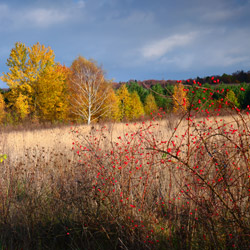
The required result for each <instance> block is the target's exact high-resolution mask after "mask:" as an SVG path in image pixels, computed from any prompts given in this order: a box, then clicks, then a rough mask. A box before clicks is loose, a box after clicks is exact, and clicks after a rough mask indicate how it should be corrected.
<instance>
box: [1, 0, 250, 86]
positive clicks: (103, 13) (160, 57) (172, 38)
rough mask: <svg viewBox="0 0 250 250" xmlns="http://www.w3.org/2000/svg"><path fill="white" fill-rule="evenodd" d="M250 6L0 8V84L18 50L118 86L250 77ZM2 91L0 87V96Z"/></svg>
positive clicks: (84, 3)
mask: <svg viewBox="0 0 250 250" xmlns="http://www.w3.org/2000/svg"><path fill="white" fill-rule="evenodd" d="M249 13H250V0H154V1H152V0H22V1H20V0H0V76H1V75H2V72H5V73H6V72H8V67H7V66H6V62H7V59H8V58H9V55H10V51H11V49H12V48H14V46H15V43H16V42H22V43H24V44H25V45H26V46H32V45H34V44H35V43H37V42H39V43H40V44H44V45H45V46H46V47H48V46H50V47H51V48H52V50H53V51H54V53H55V60H56V61H57V62H60V63H61V64H64V65H66V66H68V67H70V65H71V64H72V62H73V60H74V59H76V58H77V57H78V56H79V55H81V56H83V57H85V58H87V59H94V60H96V61H97V62H98V64H99V65H101V66H102V67H103V69H104V70H105V72H106V78H107V79H112V80H114V81H116V82H120V81H129V80H130V79H136V80H147V79H156V80H169V79H172V80H184V79H188V78H195V77H197V76H199V77H205V76H209V75H221V74H223V73H227V74H231V73H233V72H236V71H237V70H244V71H249V70H250V15H249ZM1 87H2V88H5V87H7V85H6V84H5V83H3V82H2V81H1V80H0V88H1Z"/></svg>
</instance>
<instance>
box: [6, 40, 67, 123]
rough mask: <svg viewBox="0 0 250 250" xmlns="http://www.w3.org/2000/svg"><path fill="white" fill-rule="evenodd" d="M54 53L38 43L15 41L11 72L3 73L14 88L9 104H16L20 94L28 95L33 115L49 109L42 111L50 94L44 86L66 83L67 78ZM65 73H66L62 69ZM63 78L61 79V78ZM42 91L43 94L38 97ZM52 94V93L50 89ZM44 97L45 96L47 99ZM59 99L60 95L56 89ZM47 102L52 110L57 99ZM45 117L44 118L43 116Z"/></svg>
mask: <svg viewBox="0 0 250 250" xmlns="http://www.w3.org/2000/svg"><path fill="white" fill-rule="evenodd" d="M54 59H55V55H54V52H53V50H52V49H51V48H50V47H48V48H46V47H45V46H44V45H40V44H39V43H36V44H35V45H33V46H32V47H26V46H25V44H23V43H20V42H18V43H16V44H15V47H14V48H13V49H12V50H11V53H10V56H9V59H8V60H7V66H8V67H9V72H8V73H3V76H2V77H1V79H2V80H3V81H4V82H6V83H7V85H8V86H9V87H10V89H11V92H12V93H11V94H10V95H9V96H10V97H11V98H10V100H8V101H9V106H14V105H15V101H16V99H17V98H18V97H19V94H20V93H21V95H24V96H26V101H27V102H28V106H29V111H30V113H31V114H32V115H33V116H36V115H39V114H40V115H42V116H43V114H44V113H46V112H44V110H42V111H41V110H39V107H41V103H45V102H46V101H47V99H48V97H47V96H46V95H45V94H44V92H43V91H41V90H43V89H46V88H47V87H48V85H50V84H52V85H55V84H56V85H57V86H58V88H59V89H60V88H61V87H60V86H59V85H63V84H66V83H65V81H64V77H63V76H62V77H61V76H59V74H58V71H57V70H58V64H57V63H55V61H54ZM61 73H63V72H61ZM60 79H61V80H60ZM50 91H57V88H51V89H50ZM40 94H41V96H39V95H40ZM49 95H53V92H50V93H49ZM45 96H46V100H44V99H43V98H42V97H44V98H45ZM57 96H59V98H60V96H61V95H60V94H58V92H57ZM50 105H51V106H48V105H47V108H49V109H50V110H51V109H53V108H55V106H53V105H55V102H51V103H50ZM42 118H44V117H42Z"/></svg>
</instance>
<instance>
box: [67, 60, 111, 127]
mask: <svg viewBox="0 0 250 250" xmlns="http://www.w3.org/2000/svg"><path fill="white" fill-rule="evenodd" d="M70 70H71V72H70V75H69V91H70V103H71V112H72V113H74V114H75V115H76V116H80V117H81V118H82V119H83V120H85V121H87V123H88V124H90V123H92V122H93V121H98V120H99V119H100V118H101V117H102V116H104V115H105V113H106V112H107V107H106V106H105V102H106V100H107V98H108V91H109V84H108V83H107V82H106V81H105V79H104V72H103V70H102V68H101V67H99V66H98V65H97V63H96V62H95V61H93V60H87V59H85V58H84V57H82V56H79V57H78V58H77V59H75V60H74V61H73V63H72V65H71V68H70Z"/></svg>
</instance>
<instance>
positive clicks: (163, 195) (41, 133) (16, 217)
mask: <svg viewBox="0 0 250 250" xmlns="http://www.w3.org/2000/svg"><path fill="white" fill-rule="evenodd" d="M200 113H201V112H200ZM200 113H198V112H197V113H194V112H193V113H192V112H186V113H182V114H179V115H173V114H172V115H171V114H165V112H163V111H159V112H158V113H157V112H156V113H154V114H153V116H152V117H151V119H149V120H144V121H137V122H131V123H116V124H111V123H107V124H93V125H92V126H86V125H78V126H76V125H71V126H65V127H60V128H56V127H55V128H47V129H42V128H40V129H30V130H29V129H21V130H16V131H12V130H7V129H3V130H2V131H1V152H3V153H5V154H7V159H6V160H4V161H3V162H2V163H0V164H1V172H0V180H1V182H0V199H1V202H0V214H1V216H0V244H1V247H2V249H21V248H23V249H201V248H202V249H247V248H249V244H250V239H249V237H250V234H249V232H250V220H249V216H250V213H249V212H250V211H249V210H250V208H249V194H250V179H249V178H250V177H249V159H250V158H249V157H250V156H249V145H250V143H249V136H250V129H249V115H248V113H247V112H246V111H245V112H244V113H243V112H238V111H235V110H233V111H228V114H227V115H224V116H221V115H220V113H219V112H218V110H215V112H213V113H209V114H208V113H206V115H201V114H200Z"/></svg>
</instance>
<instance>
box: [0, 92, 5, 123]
mask: <svg viewBox="0 0 250 250" xmlns="http://www.w3.org/2000/svg"><path fill="white" fill-rule="evenodd" d="M4 117H5V102H4V98H3V95H2V94H1V93H0V123H2V121H3V119H4Z"/></svg>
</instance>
